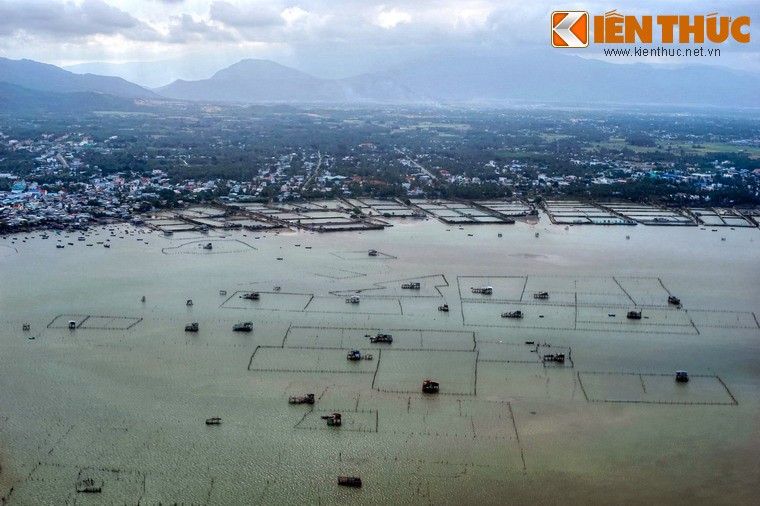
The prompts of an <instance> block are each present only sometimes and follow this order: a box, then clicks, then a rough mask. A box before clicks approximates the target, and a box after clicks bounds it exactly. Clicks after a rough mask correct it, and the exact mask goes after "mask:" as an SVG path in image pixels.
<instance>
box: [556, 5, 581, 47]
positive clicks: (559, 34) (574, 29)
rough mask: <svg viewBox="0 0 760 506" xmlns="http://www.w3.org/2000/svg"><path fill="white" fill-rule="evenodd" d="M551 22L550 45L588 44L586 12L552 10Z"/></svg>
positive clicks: (579, 45)
mask: <svg viewBox="0 0 760 506" xmlns="http://www.w3.org/2000/svg"><path fill="white" fill-rule="evenodd" d="M551 22H552V46H554V47H586V46H588V12H586V11H554V12H552V19H551Z"/></svg>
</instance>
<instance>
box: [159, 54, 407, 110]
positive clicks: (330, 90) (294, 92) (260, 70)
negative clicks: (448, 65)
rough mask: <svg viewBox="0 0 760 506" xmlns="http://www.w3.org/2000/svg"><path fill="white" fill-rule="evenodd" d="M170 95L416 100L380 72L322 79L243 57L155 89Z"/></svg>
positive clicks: (185, 97)
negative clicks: (212, 71)
mask: <svg viewBox="0 0 760 506" xmlns="http://www.w3.org/2000/svg"><path fill="white" fill-rule="evenodd" d="M155 91H156V92H157V93H159V94H160V95H163V96H165V97H167V98H174V99H179V100H203V101H222V102H329V103H335V102H366V101H387V100H391V101H400V100H401V101H417V100H419V98H420V97H418V96H417V95H416V94H415V93H414V92H412V91H411V90H409V89H408V88H406V87H404V86H401V85H399V84H398V83H395V82H393V81H392V80H390V79H386V78H383V77H381V76H367V75H362V76H357V77H353V78H348V79H340V80H335V79H320V78H318V77H314V76H312V75H309V74H307V73H305V72H301V71H300V70H295V69H292V68H289V67H285V66H284V65H280V64H279V63H275V62H273V61H269V60H253V59H249V60H242V61H240V62H238V63H236V64H234V65H232V66H230V67H227V68H226V69H223V70H220V71H219V72H217V73H216V74H214V75H213V76H212V77H211V78H210V79H204V80H200V81H184V80H177V81H174V82H173V83H171V84H170V85H168V86H164V87H161V88H157V89H156V90H155Z"/></svg>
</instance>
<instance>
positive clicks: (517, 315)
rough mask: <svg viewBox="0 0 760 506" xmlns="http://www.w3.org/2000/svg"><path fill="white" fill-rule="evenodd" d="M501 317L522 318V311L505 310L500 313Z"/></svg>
mask: <svg viewBox="0 0 760 506" xmlns="http://www.w3.org/2000/svg"><path fill="white" fill-rule="evenodd" d="M501 317H502V318H522V317H523V312H522V311H506V312H504V313H501Z"/></svg>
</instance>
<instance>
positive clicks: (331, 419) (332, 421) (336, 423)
mask: <svg viewBox="0 0 760 506" xmlns="http://www.w3.org/2000/svg"><path fill="white" fill-rule="evenodd" d="M341 418H342V417H341V414H340V413H333V414H331V415H323V416H322V420H325V421H326V422H327V425H328V426H329V427H340V426H341V423H342V421H341Z"/></svg>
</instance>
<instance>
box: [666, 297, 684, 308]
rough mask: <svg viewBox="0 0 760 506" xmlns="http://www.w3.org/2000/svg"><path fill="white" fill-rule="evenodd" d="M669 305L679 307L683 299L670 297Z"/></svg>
mask: <svg viewBox="0 0 760 506" xmlns="http://www.w3.org/2000/svg"><path fill="white" fill-rule="evenodd" d="M668 304H673V305H675V306H679V305H681V299H679V298H678V297H676V296H675V295H671V296H670V297H668Z"/></svg>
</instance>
